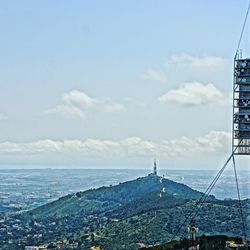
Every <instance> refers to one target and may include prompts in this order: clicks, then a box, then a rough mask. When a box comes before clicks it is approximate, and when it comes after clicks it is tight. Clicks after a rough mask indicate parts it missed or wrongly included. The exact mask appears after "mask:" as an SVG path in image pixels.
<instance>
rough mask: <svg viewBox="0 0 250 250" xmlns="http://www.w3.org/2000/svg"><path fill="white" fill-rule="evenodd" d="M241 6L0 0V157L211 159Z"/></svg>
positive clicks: (105, 161)
mask: <svg viewBox="0 0 250 250" xmlns="http://www.w3.org/2000/svg"><path fill="white" fill-rule="evenodd" d="M247 5H248V1H245V0H242V1H237V0H230V1H229V0H227V1H226V0H221V1H215V0H212V1H198V0H189V1H187V0H186V1H185V0H182V1H181V0H177V1H163V0H162V1H152V0H151V1H149V0H148V1H147V0H144V1H142V0H141V1H129V0H128V1H109V0H108V1H25V0H24V1H0V32H1V39H0V55H1V57H0V67H1V74H0V90H1V91H0V131H1V133H0V165H1V166H2V167H8V166H11V165H13V166H19V165H20V166H26V165H29V166H50V165H52V166H53V165H56V166H68V167H72V166H80V167H136V168H140V167H146V166H148V165H149V164H151V161H152V159H153V158H154V157H157V158H158V159H159V161H160V164H161V166H162V167H164V168H201V167H202V168H217V167H218V165H220V164H221V163H222V162H223V161H224V159H225V157H226V156H227V155H228V154H229V152H230V136H231V135H230V130H231V113H232V112H231V101H230V96H231V89H232V59H233V57H234V53H235V49H236V46H237V42H238V39H239V34H240V30H241V27H242V23H243V19H244V16H245V12H246V9H247ZM249 32H250V31H249V22H248V25H247V26H246V32H245V36H244V37H243V40H242V46H241V47H242V49H243V51H244V55H246V57H247V56H248V52H249V45H247V44H249ZM207 156H209V159H210V161H209V162H208V161H207V160H206V159H207ZM242 165H245V163H244V162H243V164H242Z"/></svg>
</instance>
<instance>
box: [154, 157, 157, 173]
mask: <svg viewBox="0 0 250 250" xmlns="http://www.w3.org/2000/svg"><path fill="white" fill-rule="evenodd" d="M153 174H154V175H157V164H156V159H154V169H153Z"/></svg>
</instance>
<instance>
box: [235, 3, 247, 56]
mask: <svg viewBox="0 0 250 250" xmlns="http://www.w3.org/2000/svg"><path fill="white" fill-rule="evenodd" d="M249 9H250V2H249V5H248V8H247V13H246V16H245V20H244V23H243V27H242V30H241V33H240V39H239V42H238V46H237V49H236V53H235V56H234V59H236V57H237V55H238V51H239V48H240V43H241V40H242V36H243V33H244V30H245V26H246V22H247V17H248V13H249Z"/></svg>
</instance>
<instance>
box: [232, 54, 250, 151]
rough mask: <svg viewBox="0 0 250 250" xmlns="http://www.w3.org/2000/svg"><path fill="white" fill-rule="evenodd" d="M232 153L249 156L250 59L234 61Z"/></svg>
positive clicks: (236, 59)
mask: <svg viewBox="0 0 250 250" xmlns="http://www.w3.org/2000/svg"><path fill="white" fill-rule="evenodd" d="M232 152H234V154H235V155H250V58H245V59H242V58H239V57H237V58H235V59H234V84H233V135H232Z"/></svg>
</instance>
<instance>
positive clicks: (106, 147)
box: [0, 131, 231, 160]
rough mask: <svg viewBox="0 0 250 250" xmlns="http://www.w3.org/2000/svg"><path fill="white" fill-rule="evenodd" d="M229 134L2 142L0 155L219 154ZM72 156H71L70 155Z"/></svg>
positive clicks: (128, 155) (221, 132)
mask: <svg viewBox="0 0 250 250" xmlns="http://www.w3.org/2000/svg"><path fill="white" fill-rule="evenodd" d="M230 138H231V134H230V133H228V132H225V131H211V132H209V133H208V134H205V135H203V136H199V137H196V138H188V137H185V136H182V137H180V138H177V139H173V140H163V141H161V142H154V141H151V140H145V139H142V138H140V137H130V138H127V139H124V140H121V141H114V140H99V139H86V140H63V141H56V140H50V139H46V140H39V141H35V142H27V143H15V142H2V143H0V154H11V155H13V154H19V155H20V154H22V155H23V154H24V155H29V154H42V155H43V154H46V155H47V154H56V155H58V154H59V155H60V154H63V155H64V156H66V155H68V157H71V155H73V154H74V155H75V154H78V155H79V156H80V157H96V158H108V159H111V160H112V159H114V158H119V159H122V158H124V157H125V158H127V157H147V158H148V157H154V156H157V157H179V156H182V157H185V156H188V155H201V154H206V155H207V154H221V153H222V152H225V148H227V147H226V145H229V144H230ZM70 159H71V158H70Z"/></svg>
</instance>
